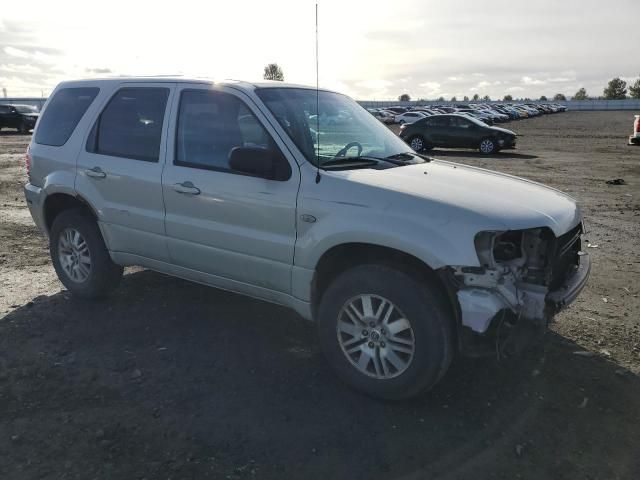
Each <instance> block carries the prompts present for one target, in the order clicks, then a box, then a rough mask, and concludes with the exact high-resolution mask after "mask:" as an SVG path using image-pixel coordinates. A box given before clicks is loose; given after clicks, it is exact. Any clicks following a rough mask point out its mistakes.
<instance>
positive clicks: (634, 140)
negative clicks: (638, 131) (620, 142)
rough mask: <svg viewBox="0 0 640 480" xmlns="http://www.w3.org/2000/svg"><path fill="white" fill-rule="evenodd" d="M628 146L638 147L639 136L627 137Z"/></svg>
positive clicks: (639, 143)
mask: <svg viewBox="0 0 640 480" xmlns="http://www.w3.org/2000/svg"><path fill="white" fill-rule="evenodd" d="M629 145H640V135H631V136H630V137H629Z"/></svg>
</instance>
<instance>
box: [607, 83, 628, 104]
mask: <svg viewBox="0 0 640 480" xmlns="http://www.w3.org/2000/svg"><path fill="white" fill-rule="evenodd" d="M604 98H605V99H607V100H624V99H625V98H627V82H625V81H624V80H621V79H620V78H618V77H616V78H614V79H612V80H610V81H609V84H608V85H607V88H605V89H604Z"/></svg>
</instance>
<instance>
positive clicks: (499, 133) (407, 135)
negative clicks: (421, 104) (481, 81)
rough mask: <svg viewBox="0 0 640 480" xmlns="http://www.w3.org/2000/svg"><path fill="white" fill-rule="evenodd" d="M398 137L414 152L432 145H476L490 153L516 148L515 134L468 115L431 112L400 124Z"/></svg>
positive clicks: (462, 146)
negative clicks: (413, 121)
mask: <svg viewBox="0 0 640 480" xmlns="http://www.w3.org/2000/svg"><path fill="white" fill-rule="evenodd" d="M400 138H402V139H403V140H404V141H405V142H407V143H408V144H409V146H410V147H411V148H412V149H413V150H415V151H416V152H420V151H424V150H431V149H432V148H433V147H448V148H474V149H475V148H477V149H478V150H480V153H483V154H485V155H489V154H491V153H495V152H497V151H498V150H502V149H504V148H515V146H516V134H515V133H514V132H512V131H511V130H507V129H505V128H498V127H490V126H489V125H487V124H486V123H484V122H481V121H480V120H478V119H476V118H473V117H470V116H467V115H455V114H453V115H433V116H431V117H429V118H424V119H422V120H418V121H417V122H415V123H412V124H410V125H406V124H405V125H403V126H402V127H400Z"/></svg>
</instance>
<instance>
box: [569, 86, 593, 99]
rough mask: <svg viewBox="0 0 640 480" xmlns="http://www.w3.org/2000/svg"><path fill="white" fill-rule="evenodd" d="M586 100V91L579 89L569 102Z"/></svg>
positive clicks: (582, 88)
mask: <svg viewBox="0 0 640 480" xmlns="http://www.w3.org/2000/svg"><path fill="white" fill-rule="evenodd" d="M587 98H589V96H588V95H587V91H586V90H585V88H584V87H580V89H579V90H578V91H577V92H576V93H574V94H573V98H571V100H586V99H587Z"/></svg>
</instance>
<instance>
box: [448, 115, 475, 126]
mask: <svg viewBox="0 0 640 480" xmlns="http://www.w3.org/2000/svg"><path fill="white" fill-rule="evenodd" d="M449 118H450V119H451V126H452V127H457V128H469V127H470V126H471V122H470V121H469V120H467V119H466V118H462V117H449Z"/></svg>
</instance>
